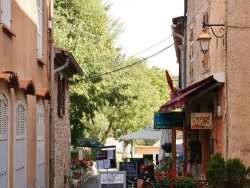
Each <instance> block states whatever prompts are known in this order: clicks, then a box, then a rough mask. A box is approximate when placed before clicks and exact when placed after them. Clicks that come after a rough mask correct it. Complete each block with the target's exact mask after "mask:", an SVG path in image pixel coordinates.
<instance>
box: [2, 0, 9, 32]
mask: <svg viewBox="0 0 250 188" xmlns="http://www.w3.org/2000/svg"><path fill="white" fill-rule="evenodd" d="M10 3H11V1H10V0H1V5H2V6H1V8H2V10H1V12H2V22H3V23H4V24H6V25H7V26H9V27H10V24H11V18H10V10H11V4H10Z"/></svg>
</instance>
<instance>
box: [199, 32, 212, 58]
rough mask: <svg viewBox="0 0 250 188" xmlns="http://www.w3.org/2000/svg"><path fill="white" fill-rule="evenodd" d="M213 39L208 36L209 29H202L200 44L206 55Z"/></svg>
mask: <svg viewBox="0 0 250 188" xmlns="http://www.w3.org/2000/svg"><path fill="white" fill-rule="evenodd" d="M211 39H212V37H211V36H210V35H209V34H208V32H207V29H205V28H204V29H202V34H201V35H200V36H199V37H198V41H199V42H200V46H201V51H202V52H203V54H205V53H206V52H207V51H208V49H209V44H210V40H211Z"/></svg>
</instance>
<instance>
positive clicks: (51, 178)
mask: <svg viewBox="0 0 250 188" xmlns="http://www.w3.org/2000/svg"><path fill="white" fill-rule="evenodd" d="M49 3H50V4H49V21H50V23H51V27H50V91H51V101H50V129H49V135H50V142H49V147H50V153H49V163H50V164H49V187H50V188H54V175H55V172H54V158H55V153H54V29H53V17H54V16H53V7H54V3H53V0H50V1H49Z"/></svg>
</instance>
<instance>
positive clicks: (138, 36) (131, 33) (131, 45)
mask: <svg viewBox="0 0 250 188" xmlns="http://www.w3.org/2000/svg"><path fill="white" fill-rule="evenodd" d="M108 2H110V3H111V4H112V6H111V9H110V11H109V14H110V16H111V17H112V18H119V19H120V21H121V23H123V26H122V33H121V34H120V36H119V38H118V40H117V45H119V46H121V47H122V48H123V51H122V52H123V53H124V54H126V57H127V58H129V57H131V56H135V57H141V58H146V57H150V56H152V55H154V54H157V53H158V52H160V51H161V50H163V49H164V48H167V49H166V50H164V51H163V52H161V53H158V55H155V56H153V57H151V58H149V59H148V60H147V62H148V66H149V67H151V66H157V67H160V68H162V69H164V70H168V71H169V72H170V74H171V75H178V67H179V65H178V63H177V59H176V54H175V49H174V46H171V45H172V44H173V38H172V36H171V35H172V29H171V25H172V19H173V18H174V17H179V16H183V14H184V0H108ZM169 46H171V47H169ZM147 49H148V50H147ZM145 50H146V51H145ZM141 52H143V53H141ZM137 54H139V55H137Z"/></svg>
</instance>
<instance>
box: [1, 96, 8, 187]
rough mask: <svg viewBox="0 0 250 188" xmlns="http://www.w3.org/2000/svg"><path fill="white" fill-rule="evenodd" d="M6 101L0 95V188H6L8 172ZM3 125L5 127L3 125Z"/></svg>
mask: <svg viewBox="0 0 250 188" xmlns="http://www.w3.org/2000/svg"><path fill="white" fill-rule="evenodd" d="M8 109H9V108H8V100H7V99H6V97H5V96H4V94H2V93H0V151H1V152H0V187H8V171H9V167H8V164H9V148H8V142H9V141H8V133H9V121H8V116H9V111H8ZM4 124H5V125H4Z"/></svg>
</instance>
